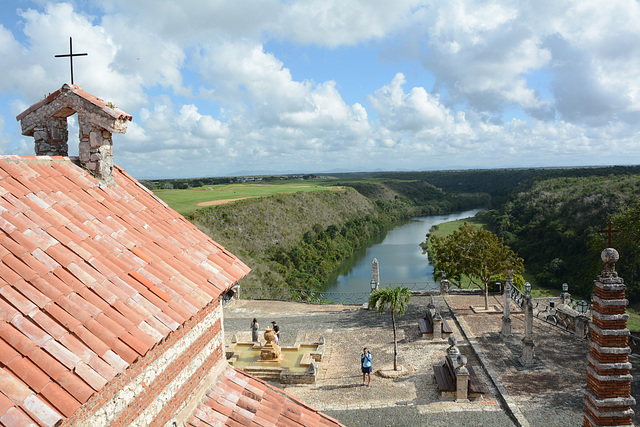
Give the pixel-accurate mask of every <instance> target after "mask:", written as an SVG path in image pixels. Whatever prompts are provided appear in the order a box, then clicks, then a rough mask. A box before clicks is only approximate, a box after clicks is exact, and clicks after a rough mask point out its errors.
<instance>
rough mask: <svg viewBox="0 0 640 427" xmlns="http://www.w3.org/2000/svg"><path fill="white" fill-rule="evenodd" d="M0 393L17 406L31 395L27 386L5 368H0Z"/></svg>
mask: <svg viewBox="0 0 640 427" xmlns="http://www.w3.org/2000/svg"><path fill="white" fill-rule="evenodd" d="M0 391H1V392H2V393H3V394H4V395H5V396H7V397H8V398H9V399H11V400H12V401H13V402H14V403H16V404H18V405H20V404H22V402H24V399H26V398H27V396H29V395H30V394H31V393H33V392H32V391H31V389H30V388H29V386H27V385H26V384H25V383H24V382H23V381H22V380H20V379H18V377H16V376H15V375H13V374H12V373H10V372H9V371H8V370H7V369H6V368H0Z"/></svg>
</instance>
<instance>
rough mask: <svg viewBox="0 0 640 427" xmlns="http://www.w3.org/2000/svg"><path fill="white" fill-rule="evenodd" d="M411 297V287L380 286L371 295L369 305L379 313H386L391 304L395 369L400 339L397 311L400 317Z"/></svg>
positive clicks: (395, 368)
mask: <svg viewBox="0 0 640 427" xmlns="http://www.w3.org/2000/svg"><path fill="white" fill-rule="evenodd" d="M410 299H411V292H410V291H409V288H405V287H399V288H394V289H391V288H380V289H376V290H375V291H373V293H372V294H371V296H370V297H369V307H370V308H377V310H378V314H382V313H384V309H385V308H386V307H387V306H389V310H391V324H392V325H393V370H394V371H397V370H398V339H397V335H396V317H395V315H396V313H397V314H398V317H402V315H403V314H404V312H405V310H406V308H407V303H408V302H409V300H410Z"/></svg>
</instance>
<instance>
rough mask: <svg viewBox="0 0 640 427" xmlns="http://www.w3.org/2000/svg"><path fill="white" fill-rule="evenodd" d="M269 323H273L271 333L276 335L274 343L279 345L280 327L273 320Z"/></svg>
mask: <svg viewBox="0 0 640 427" xmlns="http://www.w3.org/2000/svg"><path fill="white" fill-rule="evenodd" d="M271 324H272V325H273V333H274V334H275V336H276V344H278V345H280V327H279V326H278V324H277V323H276V321H275V320H274V321H273V322H271Z"/></svg>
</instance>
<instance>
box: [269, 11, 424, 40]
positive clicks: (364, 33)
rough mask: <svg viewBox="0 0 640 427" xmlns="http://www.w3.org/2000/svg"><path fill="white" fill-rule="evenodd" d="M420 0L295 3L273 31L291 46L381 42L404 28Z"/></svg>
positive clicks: (283, 13) (284, 12)
mask: <svg viewBox="0 0 640 427" xmlns="http://www.w3.org/2000/svg"><path fill="white" fill-rule="evenodd" d="M420 3H421V2H420V1H419V0H396V1H393V2H389V1H386V0H353V1H347V2H345V1H341V0H311V1H309V0H295V1H291V2H288V5H287V6H288V7H285V8H283V10H282V13H281V14H280V15H279V17H278V18H279V19H278V21H277V22H276V25H274V26H273V29H272V31H274V32H275V33H276V34H277V35H279V36H280V37H283V38H285V39H288V40H292V41H293V42H294V43H301V44H307V43H311V44H317V45H321V46H329V47H335V46H343V45H354V44H357V43H360V42H366V41H369V40H371V39H378V38H382V37H384V36H386V35H388V34H389V32H390V31H393V30H395V29H396V28H397V27H399V26H401V25H403V23H404V21H405V20H406V19H408V18H409V16H410V15H411V13H412V10H413V9H414V8H416V7H418V6H419V5H420Z"/></svg>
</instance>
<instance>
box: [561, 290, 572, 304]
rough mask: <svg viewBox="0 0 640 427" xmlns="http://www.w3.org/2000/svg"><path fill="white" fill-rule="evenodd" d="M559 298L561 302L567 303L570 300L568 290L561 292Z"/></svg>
mask: <svg viewBox="0 0 640 427" xmlns="http://www.w3.org/2000/svg"><path fill="white" fill-rule="evenodd" d="M560 299H561V303H562V304H564V305H567V304H569V301H571V294H570V293H569V292H563V293H562V295H561V296H560Z"/></svg>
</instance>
